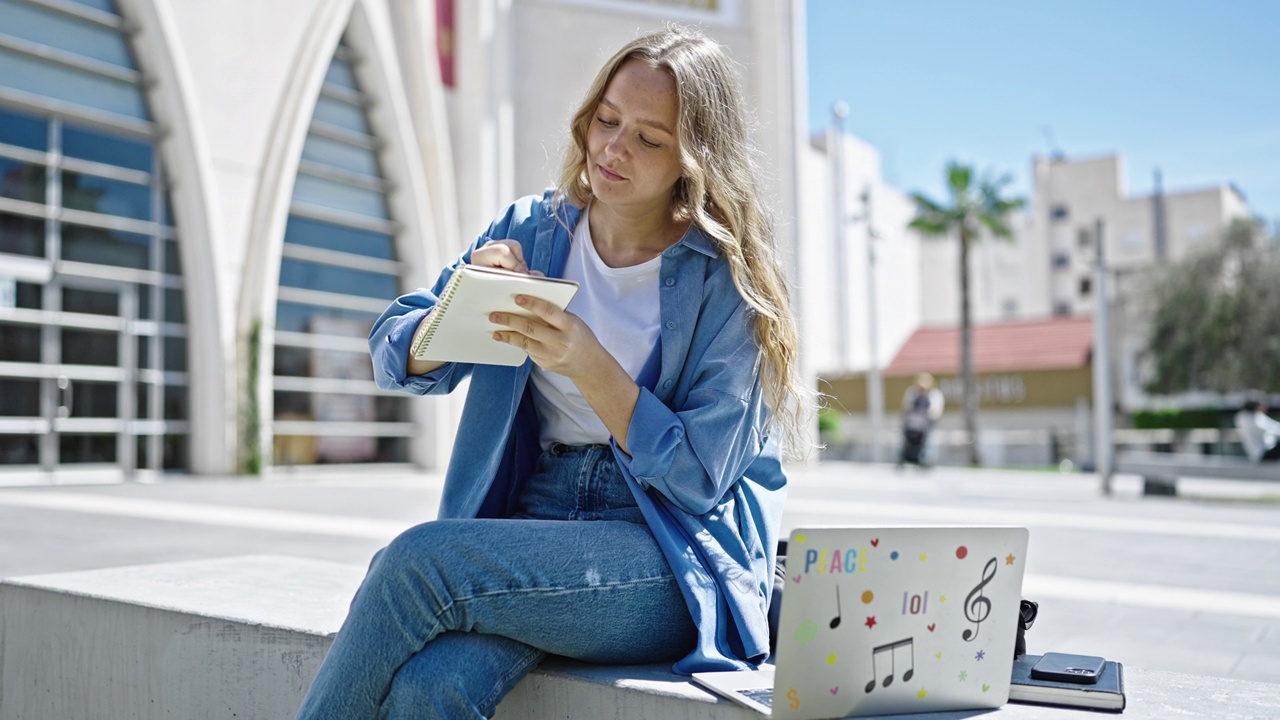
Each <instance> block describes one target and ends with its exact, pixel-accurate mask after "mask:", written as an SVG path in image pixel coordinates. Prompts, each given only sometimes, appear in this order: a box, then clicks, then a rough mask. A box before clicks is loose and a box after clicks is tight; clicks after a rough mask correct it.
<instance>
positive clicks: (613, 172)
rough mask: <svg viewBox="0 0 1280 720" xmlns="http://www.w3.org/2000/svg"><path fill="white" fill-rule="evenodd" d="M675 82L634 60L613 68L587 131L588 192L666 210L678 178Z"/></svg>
mask: <svg viewBox="0 0 1280 720" xmlns="http://www.w3.org/2000/svg"><path fill="white" fill-rule="evenodd" d="M679 108H680V104H679V98H678V96H677V95H676V81H675V79H674V78H672V77H671V75H669V74H668V73H667V72H666V71H664V70H658V69H655V68H652V67H649V65H648V64H646V63H644V62H642V61H640V60H635V59H632V60H628V61H626V62H625V63H623V64H622V67H620V68H618V72H616V73H615V74H614V76H613V79H612V80H610V81H609V86H608V87H607V88H605V91H604V97H603V98H602V99H601V101H600V104H599V105H598V106H597V107H596V114H595V117H594V118H592V120H591V125H590V127H589V128H588V130H587V164H588V170H589V177H590V178H591V193H592V195H594V196H595V198H596V200H597V202H601V203H604V204H606V205H610V206H616V207H619V208H622V207H626V206H629V207H632V208H637V209H644V208H645V206H652V207H653V208H654V209H661V210H666V209H668V207H669V206H670V204H671V191H672V188H673V187H674V186H675V183H676V181H677V180H679V179H680V152H679V148H678V147H677V146H676V125H677V122H678V119H679Z"/></svg>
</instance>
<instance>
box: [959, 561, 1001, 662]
mask: <svg viewBox="0 0 1280 720" xmlns="http://www.w3.org/2000/svg"><path fill="white" fill-rule="evenodd" d="M995 576H996V559H995V558H991V559H990V560H988V561H987V564H986V566H985V567H984V568H982V579H981V580H980V581H978V584H977V585H975V586H974V587H973V589H972V590H970V591H969V594H968V596H966V597H965V599H964V617H965V619H966V620H968V621H969V622H971V623H973V627H972V628H968V629H966V630H965V631H964V632H963V633H961V634H960V637H961V638H962V639H964V640H965V641H966V642H969V641H972V640H974V639H976V638H977V637H978V630H980V629H982V621H983V620H986V619H987V616H988V615H990V614H991V600H989V599H988V598H987V597H986V596H985V595H984V593H983V589H984V588H986V586H987V583H989V582H991V579H992V578H994V577H995Z"/></svg>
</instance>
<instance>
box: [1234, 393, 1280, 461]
mask: <svg viewBox="0 0 1280 720" xmlns="http://www.w3.org/2000/svg"><path fill="white" fill-rule="evenodd" d="M1236 430H1237V431H1238V432H1239V433H1240V444H1241V445H1244V454H1245V455H1247V456H1249V459H1250V460H1252V461H1254V462H1268V461H1273V460H1280V422H1276V421H1275V420H1273V419H1272V418H1271V417H1269V416H1268V415H1267V396H1266V395H1265V394H1263V393H1261V392H1257V391H1254V392H1250V393H1249V394H1248V395H1247V396H1246V397H1245V401H1244V405H1243V406H1242V407H1241V408H1240V411H1239V412H1237V413H1236Z"/></svg>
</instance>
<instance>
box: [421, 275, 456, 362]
mask: <svg viewBox="0 0 1280 720" xmlns="http://www.w3.org/2000/svg"><path fill="white" fill-rule="evenodd" d="M461 281H462V269H461V268H459V269H458V271H457V272H455V273H454V274H453V277H451V278H449V282H448V284H446V285H445V286H444V292H443V293H441V295H440V300H439V302H437V303H436V308H435V310H434V311H433V312H432V313H431V319H430V320H428V321H427V324H426V326H425V327H423V328H422V330H421V331H420V332H419V333H418V336H417V337H416V338H414V340H413V348H412V352H413V357H414V358H417V359H419V360H421V359H422V353H424V352H426V349H427V346H428V345H430V344H431V336H433V335H435V334H436V328H438V327H440V320H441V319H442V318H443V317H444V313H445V311H446V310H448V309H449V301H451V300H453V295H454V293H455V292H456V291H457V289H458V285H459V283H460V282H461Z"/></svg>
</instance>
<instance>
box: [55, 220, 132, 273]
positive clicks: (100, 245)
mask: <svg viewBox="0 0 1280 720" xmlns="http://www.w3.org/2000/svg"><path fill="white" fill-rule="evenodd" d="M62 259H63V260H74V261H76V262H85V263H96V264H98V265H115V266H117V267H128V268H137V269H139V270H146V269H147V268H148V267H149V266H150V264H151V238H150V237H148V236H147V235H141V234H139V233H131V232H125V231H124V230H108V229H106V228H96V227H89V226H87V225H75V224H72V223H66V224H64V225H63V226H62Z"/></svg>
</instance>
